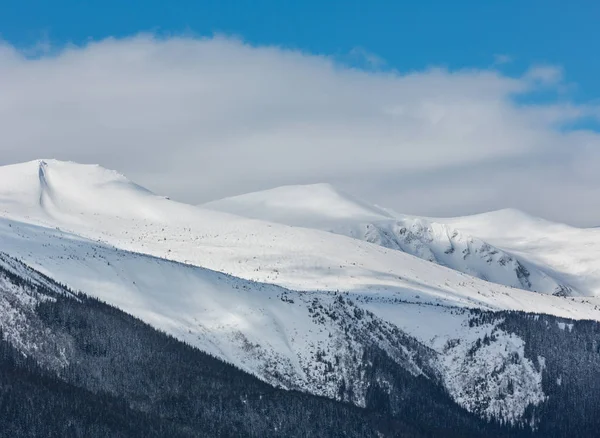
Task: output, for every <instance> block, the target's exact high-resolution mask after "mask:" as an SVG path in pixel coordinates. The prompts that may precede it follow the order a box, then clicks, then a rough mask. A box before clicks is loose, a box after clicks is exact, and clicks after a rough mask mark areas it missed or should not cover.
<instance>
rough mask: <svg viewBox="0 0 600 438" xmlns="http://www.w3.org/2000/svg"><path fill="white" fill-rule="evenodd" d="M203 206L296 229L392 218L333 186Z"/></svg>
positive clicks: (311, 186) (293, 187)
mask: <svg viewBox="0 0 600 438" xmlns="http://www.w3.org/2000/svg"><path fill="white" fill-rule="evenodd" d="M201 207H205V208H209V209H213V210H219V211H223V212H227V213H232V214H236V215H240V216H245V217H250V218H254V219H260V220H267V221H272V222H280V223H285V224H287V225H292V226H314V225H325V224H327V223H330V222H332V221H333V222H340V221H342V222H345V221H357V220H360V221H373V220H381V219H391V218H392V216H391V215H390V214H389V213H387V212H386V211H385V210H383V209H381V208H379V207H376V206H374V205H370V204H368V203H367V202H364V201H362V200H359V199H357V198H354V197H352V196H350V195H348V194H346V193H344V192H342V191H341V190H338V189H336V188H335V187H333V186H332V185H330V184H309V185H290V186H282V187H277V188H274V189H270V190H264V191H260V192H254V193H248V194H245V195H239V196H233V197H230V198H224V199H220V200H217V201H213V202H209V203H206V204H204V205H202V206H201Z"/></svg>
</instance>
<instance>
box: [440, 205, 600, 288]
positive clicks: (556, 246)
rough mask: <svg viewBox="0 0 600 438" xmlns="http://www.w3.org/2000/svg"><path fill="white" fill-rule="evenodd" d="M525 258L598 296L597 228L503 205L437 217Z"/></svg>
mask: <svg viewBox="0 0 600 438" xmlns="http://www.w3.org/2000/svg"><path fill="white" fill-rule="evenodd" d="M436 220H438V221H439V222H442V223H445V224H448V225H449V226H453V227H457V228H460V229H461V230H464V231H466V232H467V233H472V234H474V235H477V236H479V237H481V238H482V239H485V240H486V241H488V242H490V243H491V244H493V245H495V246H497V247H498V248H502V249H503V250H505V251H507V252H510V253H511V254H514V255H515V256H516V257H520V258H524V259H526V260H527V261H528V262H529V263H531V264H532V265H534V266H538V267H539V268H540V269H543V270H544V271H545V272H548V273H549V274H550V275H551V276H552V277H553V278H556V279H559V281H562V282H564V283H566V284H569V285H571V286H572V287H573V288H574V289H576V290H577V291H579V292H580V293H581V294H583V295H588V296H600V257H598V255H599V254H600V228H576V227H571V226H569V225H565V224H560V223H555V222H550V221H547V220H545V219H540V218H536V217H533V216H530V215H528V214H526V213H524V212H522V211H518V210H514V209H504V210H498V211H493V212H490V213H483V214H478V215H473V216H465V217H458V218H446V219H436Z"/></svg>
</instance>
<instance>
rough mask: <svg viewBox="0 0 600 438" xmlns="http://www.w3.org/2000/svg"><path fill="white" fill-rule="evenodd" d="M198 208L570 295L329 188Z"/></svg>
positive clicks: (433, 228)
mask: <svg viewBox="0 0 600 438" xmlns="http://www.w3.org/2000/svg"><path fill="white" fill-rule="evenodd" d="M203 207H205V208H209V209H213V210H217V211H223V212H228V213H233V214H237V215H241V216H246V217H249V218H256V219H261V220H267V221H272V222H278V223H283V224H287V225H292V226H301V227H309V228H316V229H321V230H324V231H330V232H333V233H336V234H341V235H345V236H349V237H353V238H356V239H360V240H364V241H367V242H371V243H375V244H377V245H381V246H384V247H386V248H391V249H396V250H400V251H403V252H406V253H408V254H411V255H414V256H416V257H419V258H421V259H424V260H427V261H430V262H433V263H437V264H439V265H442V266H447V267H449V268H452V269H454V270H457V271H460V272H464V273H467V274H469V275H472V276H475V277H478V278H481V279H483V280H487V281H490V282H493V283H498V284H503V285H506V286H512V287H516V288H520V289H525V290H531V291H536V292H544V293H549V294H553V295H572V294H573V290H572V288H571V286H570V285H569V283H568V282H567V281H564V280H563V279H561V281H557V280H556V279H555V278H554V277H553V276H552V275H549V274H548V273H547V272H546V271H545V270H544V269H543V268H538V267H536V266H534V265H532V264H531V263H529V262H527V261H526V260H523V259H520V258H518V257H515V256H513V255H511V254H508V253H506V252H505V251H502V250H500V249H499V248H496V247H494V246H492V245H490V244H488V243H487V242H485V241H484V240H481V239H479V238H477V237H473V235H470V234H468V233H465V232H464V231H460V229H458V228H454V227H451V226H449V225H446V224H444V223H440V222H437V221H435V220H430V219H426V218H420V217H411V216H405V215H398V214H395V213H392V212H388V211H386V210H384V209H381V208H379V207H376V206H369V205H368V204H367V203H365V202H363V201H360V200H357V199H354V198H352V197H351V196H349V195H347V194H345V193H342V192H340V191H339V190H336V189H335V188H333V187H332V186H330V185H328V184H315V185H306V186H284V187H278V188H275V189H272V190H266V191H263V192H255V193H249V194H246V195H240V196H234V197H231V198H225V199H221V200H218V201H213V202H209V203H207V204H204V205H203Z"/></svg>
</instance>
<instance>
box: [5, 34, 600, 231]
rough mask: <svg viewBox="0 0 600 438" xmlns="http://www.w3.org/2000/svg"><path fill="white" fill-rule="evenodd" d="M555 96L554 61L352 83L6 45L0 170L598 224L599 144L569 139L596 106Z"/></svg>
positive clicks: (314, 60)
mask: <svg viewBox="0 0 600 438" xmlns="http://www.w3.org/2000/svg"><path fill="white" fill-rule="evenodd" d="M566 85H567V84H565V80H564V72H563V71H562V70H561V69H560V68H557V67H555V66H547V65H539V66H532V67H531V68H530V69H529V70H528V71H525V72H523V74H522V75H521V76H518V77H510V76H507V75H504V74H502V73H501V72H500V71H498V70H494V69H488V70H482V69H470V70H460V71H448V70H446V69H437V68H432V69H429V70H426V71H417V72H409V73H402V72H396V71H392V70H389V69H384V70H381V69H380V70H376V71H374V70H372V69H370V70H360V69H357V68H351V67H349V66H345V65H343V64H340V63H338V62H336V61H335V59H333V58H329V57H325V56H316V55H312V54H307V53H302V52H298V51H293V50H287V49H284V48H278V47H255V46H251V45H249V44H245V43H243V42H242V41H240V40H237V39H232V38H227V37H213V38H195V37H169V38H157V37H154V36H151V35H138V36H135V37H131V38H126V39H106V40H103V41H99V42H90V43H89V44H87V45H85V46H82V47H76V46H72V47H71V46H68V47H63V48H60V49H54V50H45V51H43V53H42V54H40V55H36V56H33V57H32V56H29V55H28V54H27V53H26V52H23V51H19V50H17V49H15V48H14V47H12V46H10V45H8V44H2V45H0V96H1V98H0V136H1V137H0V138H1V141H0V164H8V163H13V162H19V161H26V160H32V159H36V158H58V159H64V160H72V161H78V162H85V163H99V164H101V165H103V166H105V167H109V168H113V169H117V170H119V171H120V172H122V173H124V174H125V175H127V176H128V177H130V178H131V179H133V180H135V181H136V182H138V183H140V184H142V185H144V186H146V187H148V188H150V189H151V190H153V191H155V192H157V193H160V194H164V195H169V196H171V197H172V198H175V199H179V200H183V201H186V202H190V203H200V202H204V201H208V200H211V199H216V198H219V197H223V196H228V195H233V194H238V193H243V192H249V191H254V190H261V189H266V188H270V187H274V186H277V185H282V184H302V183H315V182H331V183H333V184H335V185H337V186H338V187H340V188H342V189H345V190H347V191H349V192H351V193H354V194H356V195H358V196H362V197H364V198H366V199H368V200H370V201H372V202H376V203H379V204H381V205H385V206H388V207H391V208H393V209H394V210H396V211H400V212H404V213H413V214H426V215H443V216H450V215H461V214H469V213H474V212H480V211H485V210H491V209H497V208H504V207H515V208H520V209H523V210H525V211H528V212H530V213H533V214H537V215H540V216H543V217H547V218H550V219H554V220H560V221H566V222H569V223H572V224H576V225H581V226H592V225H600V203H598V202H596V200H598V199H600V176H599V175H598V172H597V169H598V168H600V134H599V133H598V132H596V131H594V130H592V129H587V130H586V129H576V127H577V126H585V124H584V123H582V122H589V121H593V120H596V121H597V120H598V117H599V115H600V110H599V108H598V106H594V105H592V104H582V103H574V102H569V100H568V99H567V97H565V95H564V93H558V90H559V89H564V88H565V87H566ZM554 91H557V94H556V96H557V97H556V98H551V99H548V98H544V99H543V101H542V100H540V101H541V102H543V103H537V104H532V103H523V102H532V101H535V99H529V98H528V97H530V96H535V95H536V93H545V94H544V96H546V95H547V94H548V93H550V94H551V95H554V94H552V93H553V92H554ZM588 125H589V124H588ZM591 125H592V126H593V124H591Z"/></svg>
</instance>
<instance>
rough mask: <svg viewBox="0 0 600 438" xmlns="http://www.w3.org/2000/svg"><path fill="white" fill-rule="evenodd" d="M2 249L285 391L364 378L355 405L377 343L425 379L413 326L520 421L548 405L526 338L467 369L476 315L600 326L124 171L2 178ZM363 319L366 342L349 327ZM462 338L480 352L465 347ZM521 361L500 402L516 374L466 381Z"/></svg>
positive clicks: (441, 365) (483, 403)
mask: <svg viewBox="0 0 600 438" xmlns="http://www.w3.org/2000/svg"><path fill="white" fill-rule="evenodd" d="M366 210H367V211H370V210H369V209H368V208H367V209H366ZM0 245H1V247H0V251H2V252H4V253H7V254H10V255H11V256H13V257H16V258H18V259H20V260H21V261H23V262H25V263H26V264H27V265H29V266H31V267H33V268H35V269H38V270H40V271H41V272H42V273H44V274H47V275H48V276H50V277H52V278H54V279H56V280H57V281H60V282H62V283H64V284H67V285H68V286H70V287H71V288H73V289H76V290H82V291H84V292H86V293H88V294H91V295H93V296H96V297H99V298H100V299H103V300H105V301H107V302H109V303H111V304H113V305H116V306H118V307H120V308H122V309H123V310H125V311H127V312H129V313H131V314H133V315H135V316H138V317H140V318H141V319H143V320H145V321H147V322H148V323H150V324H152V325H153V326H155V327H157V328H160V329H163V330H165V331H167V332H168V333H170V334H173V335H174V336H176V337H178V338H179V339H182V340H184V341H187V342H189V343H191V344H193V345H196V346H198V347H199V348H201V349H203V350H205V351H208V352H210V353H213V354H215V355H216V356H218V357H221V358H223V359H225V360H227V361H230V362H232V363H234V364H236V365H238V366H240V367H241V368H243V369H246V370H248V371H250V372H252V373H254V374H256V375H258V376H260V377H262V378H263V379H265V380H267V381H269V382H271V383H274V384H280V385H283V386H287V387H295V388H300V389H305V390H309V391H311V392H313V393H316V394H322V395H326V396H329V397H334V396H336V395H337V394H338V390H339V386H340V384H341V381H342V379H343V380H344V381H347V382H348V381H352V382H355V383H356V384H357V388H356V392H355V395H354V396H353V397H354V398H353V399H352V400H350V401H352V402H354V403H356V404H359V405H360V404H361V403H362V402H363V396H364V394H363V393H361V388H360V385H359V382H360V374H359V371H358V369H357V364H358V363H359V362H360V361H359V360H357V359H356V358H357V357H358V358H360V357H361V355H360V354H361V349H363V348H365V345H367V344H368V343H374V344H376V345H378V346H379V348H382V349H384V350H385V351H387V352H388V353H389V354H390V357H392V358H394V360H396V361H398V363H400V364H402V366H403V367H405V368H406V369H408V370H409V371H410V372H412V373H414V374H419V373H422V372H424V371H423V370H422V369H421V366H420V365H419V364H418V363H416V362H414V361H413V359H412V357H413V356H412V354H411V351H410V350H407V347H406V345H404V344H402V342H401V339H403V338H401V337H398V333H397V332H395V331H394V330H401V332H404V333H406V334H407V335H408V336H414V337H415V338H416V339H418V340H419V341H420V342H422V343H423V344H424V345H425V346H427V348H431V349H432V351H434V352H435V357H436V358H435V360H434V366H435V368H436V369H437V370H438V371H437V372H439V373H440V375H441V378H442V380H443V382H444V384H445V385H446V387H447V388H448V390H449V392H450V393H451V394H452V395H453V396H454V397H455V399H456V400H457V401H458V402H459V403H461V404H462V405H463V406H465V407H467V408H469V407H470V406H472V404H473V403H475V404H474V405H473V406H475V405H476V406H478V409H480V411H478V412H480V413H481V414H482V415H487V416H494V417H497V418H503V419H506V420H507V421H513V419H515V418H519V417H520V415H522V413H523V412H524V409H525V408H526V406H527V405H528V404H531V403H533V404H535V403H537V402H539V401H540V400H542V399H543V394H542V393H540V391H541V389H540V387H539V385H537V384H536V382H538V380H539V379H538V377H536V372H537V371H536V367H535V366H534V364H531V363H530V362H528V360H527V359H525V358H524V356H523V354H522V353H523V352H522V343H519V340H518V339H509V337H510V335H507V336H508V337H503V336H499V339H500V342H504V343H503V344H502V345H503V347H502V348H500V347H498V346H499V345H500V344H494V345H496V347H495V348H496V349H495V350H494V351H488V352H487V353H485V351H487V350H482V351H484V352H483V353H481V356H480V357H479V356H478V357H476V358H475V359H474V360H471V361H466V360H465V359H464V357H463V356H464V352H463V351H462V349H463V348H466V347H464V346H468V345H469V343H470V342H474V339H475V338H478V337H479V336H482V335H483V331H484V330H483V329H481V330H482V333H479V334H478V333H477V332H476V331H473V330H471V329H470V328H469V326H468V321H467V319H468V317H467V316H466V313H465V312H462V311H460V308H464V307H476V308H483V309H490V310H495V309H513V310H524V311H529V312H539V313H549V314H554V315H558V316H564V317H568V318H574V319H580V318H587V319H596V320H600V309H599V308H598V306H597V305H596V304H597V303H596V302H594V301H593V299H590V298H585V299H583V298H572V299H564V298H560V297H554V296H550V295H543V294H536V293H526V292H524V291H522V290H519V289H515V288H510V287H505V286H501V285H496V284H492V283H489V282H486V281H483V280H480V279H478V278H474V277H471V276H469V275H466V274H464V273H461V272H457V271H454V270H451V269H448V268H445V267H442V266H438V265H436V264H432V263H429V262H427V261H425V260H421V259H419V258H416V257H413V256H412V255H410V254H407V253H404V252H400V251H397V250H393V249H389V248H385V247H382V246H379V245H375V244H372V243H369V242H365V241H361V240H358V239H353V238H350V237H346V236H342V235H336V234H332V233H328V232H324V231H319V230H313V229H308V228H300V227H291V226H286V225H281V224H276V223H268V222H262V221H258V220H252V219H247V218H242V217H238V216H233V215H230V214H226V213H221V212H215V211H209V210H206V209H201V208H197V207H193V206H188V205H184V204H180V203H177V202H173V201H170V200H168V199H165V198H163V197H160V196H156V195H154V194H152V193H150V192H149V191H147V190H145V189H143V188H141V187H139V186H137V185H135V184H133V183H131V182H130V181H128V180H127V179H126V178H125V177H123V176H122V175H119V174H118V173H116V172H112V171H108V170H105V169H102V168H100V167H98V166H85V165H78V164H74V163H63V162H58V161H52V160H48V161H41V162H37V161H36V162H30V163H24V164H20V165H14V166H6V167H4V168H0ZM3 260H4V262H3V263H4V264H3V266H4V265H7V264H8V265H10V263H9V262H8V261H7V260H11V259H9V258H6V257H5V258H4V259H3ZM13 265H14V263H13ZM207 268H208V269H207ZM216 271H220V272H216ZM224 273H227V274H231V275H234V276H236V277H239V278H236V277H232V276H230V275H226V274H224ZM258 282H260V283H258ZM268 283H270V284H268ZM282 287H285V288H287V289H284V288H282ZM336 291H341V292H343V294H342V293H336ZM8 304H10V303H8ZM4 307H7V304H6V303H4ZM355 308H356V309H362V310H363V311H369V312H370V313H368V314H367V316H366V317H364V316H362V314H361V312H360V310H355ZM356 312H358V315H361V317H360V318H359V317H358V316H355V315H357V313H356ZM5 313H6V314H8V312H5ZM353 315H354V316H353ZM13 320H15V319H14V318H13ZM16 320H18V318H16ZM348 321H351V322H352V324H351V327H350V328H351V330H350V333H352V336H348V335H347V333H348V332H347V330H348V326H347V325H346V326H344V325H342V324H348ZM432 321H435V323H432ZM373 327H377V329H376V330H374V329H373ZM456 338H459V339H464V340H465V342H464V343H461V344H460V346H456V345H455V346H451V347H449V346H448V342H449V341H450V340H452V339H456ZM506 352H509V353H514V354H513V356H514V355H516V356H517V357H518V358H520V359H519V361H517V363H516V365H515V366H516V367H517V368H518V369H516V370H513V369H512V368H510V367H508V368H506V370H507V371H506V372H507V373H509V374H510V375H509V377H510V379H511V380H513V381H516V382H522V385H524V388H527V389H526V390H524V391H523V392H519V393H516V395H513V396H512V398H510V397H509V398H499V397H496V396H495V395H494V394H495V393H494V391H498V388H502V385H503V384H504V383H503V382H504V381H503V380H502V378H503V376H507V375H506V374H501V375H499V376H498V377H497V379H498V381H495V382H491V383H490V385H491V386H490V388H488V389H482V388H480V387H472V386H471V385H470V383H469V380H468V379H466V380H465V378H464V376H465V375H470V374H469V373H478V374H481V373H484V372H488V371H489V369H490V367H492V368H493V367H494V366H495V365H494V364H496V365H497V362H498V361H500V362H502V357H503V356H502V355H503V354H506ZM338 356H339V357H338ZM502 363H503V362H502ZM333 364H335V365H333ZM331 366H334V372H333V373H330V374H328V373H325V370H326V369H328V367H331ZM502 369H504V368H502ZM331 376H333V377H331ZM362 389H363V390H364V388H362ZM515 397H516V399H515Z"/></svg>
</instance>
